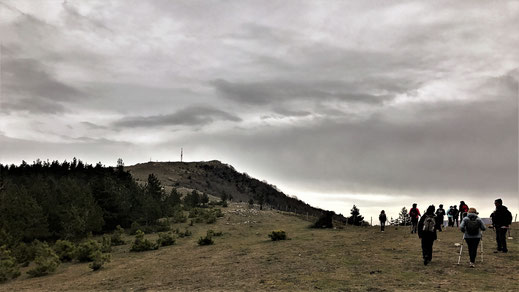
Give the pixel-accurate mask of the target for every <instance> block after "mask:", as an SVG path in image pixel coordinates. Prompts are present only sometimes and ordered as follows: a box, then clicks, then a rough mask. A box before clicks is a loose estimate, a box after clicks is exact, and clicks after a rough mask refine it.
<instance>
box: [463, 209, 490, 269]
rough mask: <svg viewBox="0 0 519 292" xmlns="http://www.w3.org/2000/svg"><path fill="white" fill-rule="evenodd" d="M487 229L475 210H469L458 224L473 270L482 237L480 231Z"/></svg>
mask: <svg viewBox="0 0 519 292" xmlns="http://www.w3.org/2000/svg"><path fill="white" fill-rule="evenodd" d="M486 229H487V228H486V227H485V224H484V223H483V221H482V220H481V219H480V218H479V217H478V212H477V211H476V208H470V209H469V210H468V212H467V216H465V218H463V220H462V221H461V224H460V230H461V232H464V234H463V238H464V239H465V241H466V242H467V246H468V247H469V257H470V267H471V268H474V266H475V263H476V255H477V254H478V246H479V242H480V240H481V237H482V233H481V231H485V230H486Z"/></svg>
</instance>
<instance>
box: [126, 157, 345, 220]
mask: <svg viewBox="0 0 519 292" xmlns="http://www.w3.org/2000/svg"><path fill="white" fill-rule="evenodd" d="M125 170H128V171H129V172H130V173H131V174H132V176H133V177H134V178H135V179H136V180H137V181H138V182H141V183H145V182H146V181H147V178H148V175H149V174H152V173H153V174H154V175H155V176H156V177H157V178H158V179H159V180H160V182H161V183H162V185H163V186H165V188H166V191H170V190H171V189H176V190H178V191H179V192H180V193H186V192H187V191H192V190H196V191H198V192H200V193H205V194H207V195H209V196H211V197H213V198H221V197H222V195H225V196H226V197H227V198H232V201H234V202H248V201H249V200H250V199H252V200H253V201H254V202H255V203H257V204H259V205H261V206H262V207H263V206H265V207H267V208H268V209H277V210H282V211H290V212H294V213H298V214H308V215H310V216H320V215H321V214H322V213H323V212H324V210H322V209H319V208H315V207H312V206H310V205H309V204H307V203H305V202H303V201H301V200H299V199H297V198H295V197H290V196H288V195H286V194H285V193H283V192H282V191H280V190H279V189H278V188H277V187H276V186H274V185H271V184H269V183H267V182H265V181H260V180H258V179H255V178H252V177H250V176H249V175H248V174H246V173H240V172H238V171H236V170H235V169H234V167H232V166H231V165H228V164H224V163H221V162H220V161H217V160H213V161H208V162H147V163H140V164H136V165H133V166H127V167H125ZM334 219H335V220H338V221H344V220H345V218H344V217H343V216H342V215H336V214H335V215H334Z"/></svg>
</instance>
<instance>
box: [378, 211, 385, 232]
mask: <svg viewBox="0 0 519 292" xmlns="http://www.w3.org/2000/svg"><path fill="white" fill-rule="evenodd" d="M378 220H380V231H382V232H384V227H385V226H386V220H387V217H386V212H384V210H382V211H380V215H378Z"/></svg>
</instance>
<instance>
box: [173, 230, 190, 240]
mask: <svg viewBox="0 0 519 292" xmlns="http://www.w3.org/2000/svg"><path fill="white" fill-rule="evenodd" d="M176 233H177V235H178V237H180V238H183V237H187V236H191V235H192V233H191V231H189V229H187V228H186V230H185V231H179V230H178V229H177V230H176Z"/></svg>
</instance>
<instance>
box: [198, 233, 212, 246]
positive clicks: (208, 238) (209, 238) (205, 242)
mask: <svg viewBox="0 0 519 292" xmlns="http://www.w3.org/2000/svg"><path fill="white" fill-rule="evenodd" d="M211 244H214V241H213V235H212V234H211V233H209V231H207V234H206V236H205V237H200V238H199V239H198V245H211Z"/></svg>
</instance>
